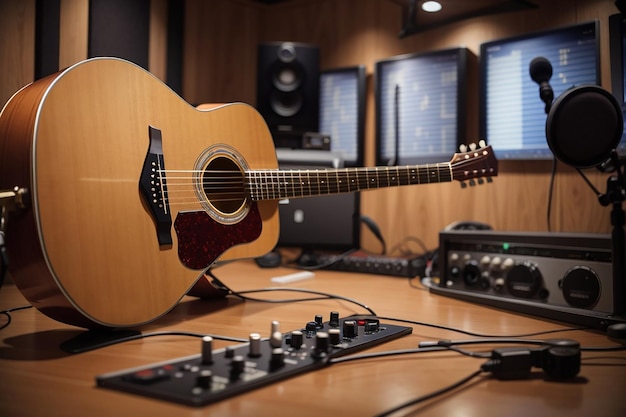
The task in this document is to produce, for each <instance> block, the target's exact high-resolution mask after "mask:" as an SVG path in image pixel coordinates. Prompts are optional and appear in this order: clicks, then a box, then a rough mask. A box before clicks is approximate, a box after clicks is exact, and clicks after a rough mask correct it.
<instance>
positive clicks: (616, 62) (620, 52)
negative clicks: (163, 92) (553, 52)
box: [609, 14, 626, 158]
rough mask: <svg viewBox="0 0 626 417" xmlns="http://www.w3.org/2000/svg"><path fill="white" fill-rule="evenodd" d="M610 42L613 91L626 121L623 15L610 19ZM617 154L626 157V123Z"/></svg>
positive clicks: (625, 38)
mask: <svg viewBox="0 0 626 417" xmlns="http://www.w3.org/2000/svg"><path fill="white" fill-rule="evenodd" d="M609 42H610V47H611V49H610V51H611V89H612V93H613V95H614V96H615V98H616V99H617V102H618V103H620V104H621V106H622V115H623V116H624V119H626V88H625V86H626V19H625V18H624V16H623V15H622V14H615V15H612V16H610V17H609ZM624 130H625V132H624V133H623V134H622V140H621V141H620V143H619V145H618V147H617V152H618V154H619V155H620V157H622V158H623V157H626V122H625V124H624Z"/></svg>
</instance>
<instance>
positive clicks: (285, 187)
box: [157, 163, 450, 205]
mask: <svg viewBox="0 0 626 417" xmlns="http://www.w3.org/2000/svg"><path fill="white" fill-rule="evenodd" d="M395 168H396V169H395V170H394V169H391V170H390V169H389V167H364V168H355V169H346V168H344V169H314V170H307V169H298V170H282V171H281V170H277V169H269V170H268V169H264V170H247V171H244V172H243V173H242V172H241V171H234V170H233V171H228V170H167V169H164V170H157V172H159V173H160V174H166V178H165V180H166V181H167V183H166V185H167V187H166V192H165V194H166V195H167V196H166V197H165V198H163V199H162V201H164V202H166V203H168V204H170V205H187V204H194V205H195V204H200V203H201V201H200V200H198V198H197V196H196V195H195V192H196V191H197V190H198V188H197V186H201V188H202V191H203V192H204V193H205V194H211V195H210V196H209V195H207V199H208V200H210V201H212V202H229V201H230V202H232V201H239V200H243V199H245V198H248V197H250V192H249V191H250V190H255V191H256V194H257V195H259V196H261V198H268V199H280V198H282V197H291V198H295V197H300V196H307V195H313V194H315V195H321V194H331V193H334V192H335V190H337V191H336V192H337V193H343V192H353V191H360V190H362V189H367V188H371V187H370V185H371V184H373V183H374V182H375V184H376V185H380V182H381V178H380V176H381V174H382V175H383V177H385V176H386V177H387V178H386V179H385V178H383V179H384V180H385V181H383V182H382V183H383V184H384V185H396V184H395V183H396V182H397V185H403V184H402V182H403V181H404V182H406V181H408V184H410V183H411V181H415V180H417V182H416V183H417V184H420V183H422V182H424V183H428V182H432V181H430V178H431V176H430V175H433V174H434V173H437V179H438V180H440V179H441V178H440V174H441V169H442V168H443V169H449V168H450V164H449V163H438V164H432V166H431V165H426V166H425V167H419V166H418V167H412V166H407V167H395ZM433 169H434V171H433V172H430V171H432V170H433ZM394 171H395V172H394ZM405 171H406V172H405ZM168 173H194V174H220V175H219V176H217V175H212V176H210V178H208V179H205V178H204V177H198V176H196V175H194V176H192V177H184V176H173V177H167V174H168ZM360 173H365V174H366V178H365V180H366V181H361V179H360V178H359V174H360ZM355 174H356V175H355ZM423 174H426V175H425V177H424V175H423ZM303 175H304V176H306V180H305V181H302V179H303V178H304V177H303ZM374 175H375V176H376V178H373V176H374ZM355 176H356V179H355V178H354V177H355ZM294 177H295V178H294ZM311 177H313V181H311ZM422 177H424V181H422V180H421V179H422ZM315 179H317V181H315ZM370 179H371V180H372V182H370ZM188 180H191V181H188ZM320 180H321V182H320ZM361 182H363V183H362V184H361ZM261 186H262V187H265V188H266V189H265V190H263V189H260V188H259V187H261ZM270 188H271V189H270ZM353 188H354V189H353ZM307 191H308V192H307ZM188 192H194V195H193V196H192V197H187V198H186V199H185V197H184V196H183V197H182V198H179V197H178V196H176V197H172V196H170V193H171V194H176V193H188ZM218 196H219V197H218Z"/></svg>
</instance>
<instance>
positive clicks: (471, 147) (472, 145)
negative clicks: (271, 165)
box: [469, 142, 476, 151]
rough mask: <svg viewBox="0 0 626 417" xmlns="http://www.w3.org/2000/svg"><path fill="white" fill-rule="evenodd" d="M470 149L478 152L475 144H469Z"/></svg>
mask: <svg viewBox="0 0 626 417" xmlns="http://www.w3.org/2000/svg"><path fill="white" fill-rule="evenodd" d="M469 148H470V150H471V151H475V150H476V144H475V143H474V142H472V143H470V144H469Z"/></svg>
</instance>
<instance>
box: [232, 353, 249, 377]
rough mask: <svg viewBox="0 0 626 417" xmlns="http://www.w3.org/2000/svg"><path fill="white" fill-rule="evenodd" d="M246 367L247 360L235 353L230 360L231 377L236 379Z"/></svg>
mask: <svg viewBox="0 0 626 417" xmlns="http://www.w3.org/2000/svg"><path fill="white" fill-rule="evenodd" d="M245 369H246V360H245V358H244V357H243V356H241V355H235V356H234V357H233V360H232V361H231V362H230V377H231V379H233V380H235V379H237V378H239V375H241V373H242V372H243V371H244V370H245Z"/></svg>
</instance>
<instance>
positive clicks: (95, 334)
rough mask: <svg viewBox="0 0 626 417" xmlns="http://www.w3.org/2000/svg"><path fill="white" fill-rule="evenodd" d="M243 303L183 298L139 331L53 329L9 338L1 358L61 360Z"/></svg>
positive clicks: (229, 300) (228, 300)
mask: <svg viewBox="0 0 626 417" xmlns="http://www.w3.org/2000/svg"><path fill="white" fill-rule="evenodd" d="M241 303H243V301H242V300H240V299H237V298H231V297H225V298H219V299H210V300H207V299H198V298H190V299H183V300H182V301H181V302H179V303H178V304H177V305H176V306H175V307H174V308H173V309H172V310H171V311H170V312H168V313H167V314H165V315H164V316H163V317H160V318H159V319H157V320H156V321H154V322H152V323H150V324H147V325H145V326H143V327H141V328H139V329H140V330H137V329H96V330H85V329H80V328H71V329H52V330H43V331H39V332H34V333H27V334H22V335H18V336H11V337H7V338H5V339H4V340H3V342H4V344H5V345H9V346H0V359H10V360H23V361H36V360H48V359H60V358H64V357H67V356H71V355H74V354H77V353H83V352H88V351H90V350H95V349H100V348H104V347H107V346H111V345H114V344H117V343H123V342H125V341H132V340H137V339H140V338H141V334H142V332H148V331H150V332H152V331H159V330H160V329H162V328H163V327H169V326H173V325H176V324H178V323H181V322H185V321H188V320H193V319H195V318H197V317H201V316H206V315H209V314H211V313H214V312H216V311H219V310H222V309H224V308H228V307H230V306H233V305H238V304H241Z"/></svg>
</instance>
